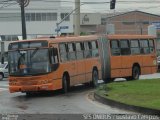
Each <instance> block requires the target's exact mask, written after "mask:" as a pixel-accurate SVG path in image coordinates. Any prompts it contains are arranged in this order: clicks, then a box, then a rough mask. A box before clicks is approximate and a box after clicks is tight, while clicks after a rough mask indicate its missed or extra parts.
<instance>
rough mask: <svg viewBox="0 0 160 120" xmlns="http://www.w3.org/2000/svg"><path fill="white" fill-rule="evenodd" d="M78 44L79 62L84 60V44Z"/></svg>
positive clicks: (77, 54)
mask: <svg viewBox="0 0 160 120" xmlns="http://www.w3.org/2000/svg"><path fill="white" fill-rule="evenodd" d="M75 44H76V56H77V60H81V59H83V57H84V56H83V43H82V42H78V43H75Z"/></svg>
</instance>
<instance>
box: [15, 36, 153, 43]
mask: <svg viewBox="0 0 160 120" xmlns="http://www.w3.org/2000/svg"><path fill="white" fill-rule="evenodd" d="M100 36H103V37H104V36H106V37H107V38H108V39H111V40H112V39H154V38H156V37H155V36H151V35H87V36H72V37H70V36H69V37H67V36H66V37H55V38H49V37H44V38H43V37H41V38H36V39H30V40H21V41H14V42H12V43H15V42H29V41H48V42H49V43H61V42H72V41H81V40H83V41H88V40H94V39H95V40H96V39H98V38H99V37H100Z"/></svg>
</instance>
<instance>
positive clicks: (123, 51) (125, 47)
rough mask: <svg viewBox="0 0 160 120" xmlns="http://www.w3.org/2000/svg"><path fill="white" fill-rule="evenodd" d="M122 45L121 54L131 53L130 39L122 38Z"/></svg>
mask: <svg viewBox="0 0 160 120" xmlns="http://www.w3.org/2000/svg"><path fill="white" fill-rule="evenodd" d="M120 46H121V55H130V54H131V50H130V45H129V40H121V41H120Z"/></svg>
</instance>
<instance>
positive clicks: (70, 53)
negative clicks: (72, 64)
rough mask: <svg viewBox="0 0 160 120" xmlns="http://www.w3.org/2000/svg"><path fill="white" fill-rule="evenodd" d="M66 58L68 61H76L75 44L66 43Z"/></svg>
mask: <svg viewBox="0 0 160 120" xmlns="http://www.w3.org/2000/svg"><path fill="white" fill-rule="evenodd" d="M68 58H69V60H75V59H76V53H75V43H68Z"/></svg>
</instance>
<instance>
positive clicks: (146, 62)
mask: <svg viewBox="0 0 160 120" xmlns="http://www.w3.org/2000/svg"><path fill="white" fill-rule="evenodd" d="M140 52H141V54H142V55H143V57H142V70H141V71H143V72H142V74H150V73H152V67H153V66H155V64H156V55H155V52H154V42H153V40H149V41H148V40H140Z"/></svg>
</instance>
